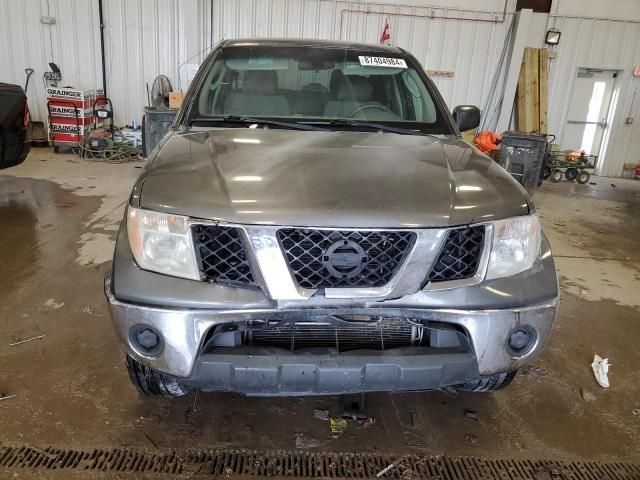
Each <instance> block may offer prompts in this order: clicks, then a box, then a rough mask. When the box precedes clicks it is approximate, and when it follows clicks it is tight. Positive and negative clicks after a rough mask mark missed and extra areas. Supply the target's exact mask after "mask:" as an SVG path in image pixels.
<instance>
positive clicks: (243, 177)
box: [231, 175, 262, 182]
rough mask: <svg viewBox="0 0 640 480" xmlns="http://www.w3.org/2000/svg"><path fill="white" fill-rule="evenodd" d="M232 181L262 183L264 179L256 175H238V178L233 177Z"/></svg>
mask: <svg viewBox="0 0 640 480" xmlns="http://www.w3.org/2000/svg"><path fill="white" fill-rule="evenodd" d="M231 180H233V181H234V182H261V181H262V177H257V176H254V175H238V176H237V177H233V178H232V179H231Z"/></svg>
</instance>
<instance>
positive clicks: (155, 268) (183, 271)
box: [127, 207, 200, 280]
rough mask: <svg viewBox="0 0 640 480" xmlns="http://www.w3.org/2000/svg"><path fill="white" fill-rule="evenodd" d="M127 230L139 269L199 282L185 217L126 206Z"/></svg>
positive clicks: (189, 231)
mask: <svg viewBox="0 0 640 480" xmlns="http://www.w3.org/2000/svg"><path fill="white" fill-rule="evenodd" d="M127 231H128V233H129V245H131V251H132V252H133V256H134V258H135V260H136V263H137V264H138V266H139V267H140V268H142V269H144V270H150V271H152V272H158V273H164V274H166V275H173V276H175V277H183V278H191V279H193V280H200V274H199V272H198V268H197V267H196V257H195V250H194V248H193V239H192V237H191V229H190V228H189V222H188V217H183V216H182V215H168V214H166V213H160V212H152V211H150V210H140V209H138V208H133V207H129V211H128V213H127Z"/></svg>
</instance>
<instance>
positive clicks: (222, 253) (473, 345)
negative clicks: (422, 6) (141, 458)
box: [105, 39, 558, 396]
mask: <svg viewBox="0 0 640 480" xmlns="http://www.w3.org/2000/svg"><path fill="white" fill-rule="evenodd" d="M479 115H480V112H479V110H478V109H477V108H475V107H471V106H461V107H456V109H454V111H453V115H451V114H450V113H449V112H448V110H447V108H446V106H445V104H444V102H443V100H442V98H441V96H440V95H439V93H438V91H437V89H436V87H435V86H434V84H433V82H432V81H431V80H430V79H429V78H428V77H427V76H426V75H425V72H424V70H423V69H422V67H421V66H420V64H419V63H418V61H417V60H416V59H415V58H414V57H413V56H412V55H411V54H409V53H408V52H406V51H404V50H402V49H400V48H396V47H386V46H380V45H365V44H353V43H340V42H328V41H312V40H264V39H261V40H232V41H224V42H222V43H221V44H219V45H218V46H217V47H216V48H215V49H214V51H213V52H212V53H211V54H210V55H209V57H208V58H207V59H206V61H205V62H204V63H203V65H202V66H201V68H200V70H199V71H198V73H197V75H196V77H195V78H194V80H193V82H192V84H191V87H190V88H189V91H188V93H187V95H186V97H185V100H184V104H183V106H182V108H181V110H180V112H179V113H178V116H177V117H176V120H175V123H174V125H173V128H172V129H171V131H170V132H169V133H168V134H167V135H166V136H165V137H164V139H163V141H162V142H161V143H160V144H159V145H158V146H157V147H156V149H155V150H154V151H153V152H151V154H150V156H149V159H148V161H147V164H146V166H145V168H144V170H143V172H142V174H141V175H140V178H139V179H138V181H137V183H136V184H135V186H134V188H133V192H132V194H131V198H130V200H129V203H128V205H127V209H126V214H125V218H124V220H123V222H122V225H121V228H120V232H119V234H118V239H117V244H116V249H115V255H114V259H113V268H112V271H111V272H109V273H108V274H107V276H106V279H105V293H106V296H107V299H108V302H109V305H110V309H111V315H112V318H113V324H114V326H115V330H116V332H117V334H118V336H119V337H120V339H121V341H122V343H123V344H124V347H125V350H126V365H127V368H128V371H129V374H130V378H131V380H132V382H133V383H134V384H135V385H136V386H137V387H138V389H139V390H140V392H142V393H143V394H146V395H169V396H177V395H184V394H185V393H187V392H188V391H189V390H190V389H194V388H195V389H201V390H205V391H228V392H241V393H244V394H247V395H317V394H346V393H355V392H370V391H407V390H429V389H437V388H440V387H444V386H453V387H455V388H459V389H463V390H472V391H492V390H497V389H500V388H502V387H504V386H505V385H507V384H508V383H509V382H510V381H511V380H512V379H513V377H514V375H515V373H516V371H517V370H518V368H520V367H521V366H523V365H525V364H527V363H528V362H530V361H531V360H532V359H534V358H535V357H536V356H537V355H538V354H539V353H540V352H541V350H542V349H543V348H544V346H545V344H546V343H547V339H548V337H549V334H550V330H551V327H552V324H553V321H554V316H555V313H556V307H557V302H558V284H557V279H556V271H555V265H554V261H553V257H552V256H551V251H550V248H549V244H548V242H547V240H546V238H545V236H544V235H543V233H542V230H541V226H540V221H539V219H538V217H537V215H536V211H535V207H534V205H533V203H532V201H531V199H530V198H529V196H528V195H527V194H526V192H525V190H524V189H523V188H522V187H521V186H520V185H519V184H518V183H517V182H516V181H514V180H513V178H512V177H511V176H510V175H509V174H508V173H506V172H505V171H504V170H503V169H502V168H501V167H500V166H499V165H497V164H496V163H494V162H493V161H492V160H491V159H489V158H488V157H486V156H485V155H483V154H481V153H480V152H479V151H478V150H476V149H475V148H473V147H472V146H470V145H469V144H467V143H465V142H464V141H462V140H461V137H460V131H463V130H469V129H472V128H475V127H476V126H477V125H478V122H479Z"/></svg>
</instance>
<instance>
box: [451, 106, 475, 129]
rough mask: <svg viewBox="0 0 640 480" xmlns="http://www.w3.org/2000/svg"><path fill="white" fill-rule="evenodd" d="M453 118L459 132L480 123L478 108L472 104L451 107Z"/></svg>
mask: <svg viewBox="0 0 640 480" xmlns="http://www.w3.org/2000/svg"><path fill="white" fill-rule="evenodd" d="M453 119H454V120H455V122H456V125H458V129H459V130H460V131H461V132H466V131H467V130H473V129H474V128H477V127H478V125H480V109H479V108H478V107H475V106H473V105H458V106H457V107H456V108H454V109H453Z"/></svg>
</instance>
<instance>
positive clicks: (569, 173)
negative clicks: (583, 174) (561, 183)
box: [564, 167, 578, 182]
mask: <svg viewBox="0 0 640 480" xmlns="http://www.w3.org/2000/svg"><path fill="white" fill-rule="evenodd" d="M577 176H578V169H577V168H573V167H571V168H567V169H566V170H565V171H564V178H566V179H567V180H569V181H570V182H573V181H574V180H575V179H576V177H577Z"/></svg>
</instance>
